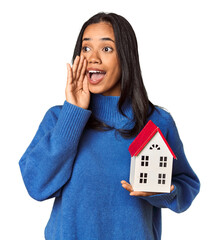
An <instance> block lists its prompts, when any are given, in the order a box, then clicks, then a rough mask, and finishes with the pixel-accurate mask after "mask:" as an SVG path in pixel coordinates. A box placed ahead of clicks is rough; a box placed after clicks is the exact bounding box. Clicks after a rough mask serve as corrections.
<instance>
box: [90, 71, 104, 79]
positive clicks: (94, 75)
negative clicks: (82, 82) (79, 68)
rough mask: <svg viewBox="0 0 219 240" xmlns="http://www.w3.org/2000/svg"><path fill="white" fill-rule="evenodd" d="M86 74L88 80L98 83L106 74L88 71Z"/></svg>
mask: <svg viewBox="0 0 219 240" xmlns="http://www.w3.org/2000/svg"><path fill="white" fill-rule="evenodd" d="M88 74H89V78H90V80H91V81H93V82H98V81H100V80H102V79H103V78H104V76H105V74H106V72H104V71H96V70H90V71H88Z"/></svg>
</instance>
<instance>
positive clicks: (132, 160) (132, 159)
mask: <svg viewBox="0 0 219 240" xmlns="http://www.w3.org/2000/svg"><path fill="white" fill-rule="evenodd" d="M135 161H136V157H135V156H133V157H131V164H130V176H129V182H130V183H131V185H133V184H134V177H135V166H136V164H135Z"/></svg>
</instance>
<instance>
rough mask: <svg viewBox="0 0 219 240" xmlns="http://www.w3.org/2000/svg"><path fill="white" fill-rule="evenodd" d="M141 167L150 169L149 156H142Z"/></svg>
mask: <svg viewBox="0 0 219 240" xmlns="http://www.w3.org/2000/svg"><path fill="white" fill-rule="evenodd" d="M141 166H142V167H144V166H145V167H148V166H149V156H141Z"/></svg>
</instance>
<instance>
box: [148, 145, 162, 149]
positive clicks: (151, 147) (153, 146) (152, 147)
mask: <svg viewBox="0 0 219 240" xmlns="http://www.w3.org/2000/svg"><path fill="white" fill-rule="evenodd" d="M154 148H156V149H157V150H160V147H159V146H158V144H152V145H151V146H150V148H149V149H150V150H153V149H154Z"/></svg>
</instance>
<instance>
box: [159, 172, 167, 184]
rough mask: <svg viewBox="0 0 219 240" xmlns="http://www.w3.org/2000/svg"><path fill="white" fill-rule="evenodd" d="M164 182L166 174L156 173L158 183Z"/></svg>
mask: <svg viewBox="0 0 219 240" xmlns="http://www.w3.org/2000/svg"><path fill="white" fill-rule="evenodd" d="M165 183H166V174H161V173H159V174H158V184H165Z"/></svg>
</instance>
